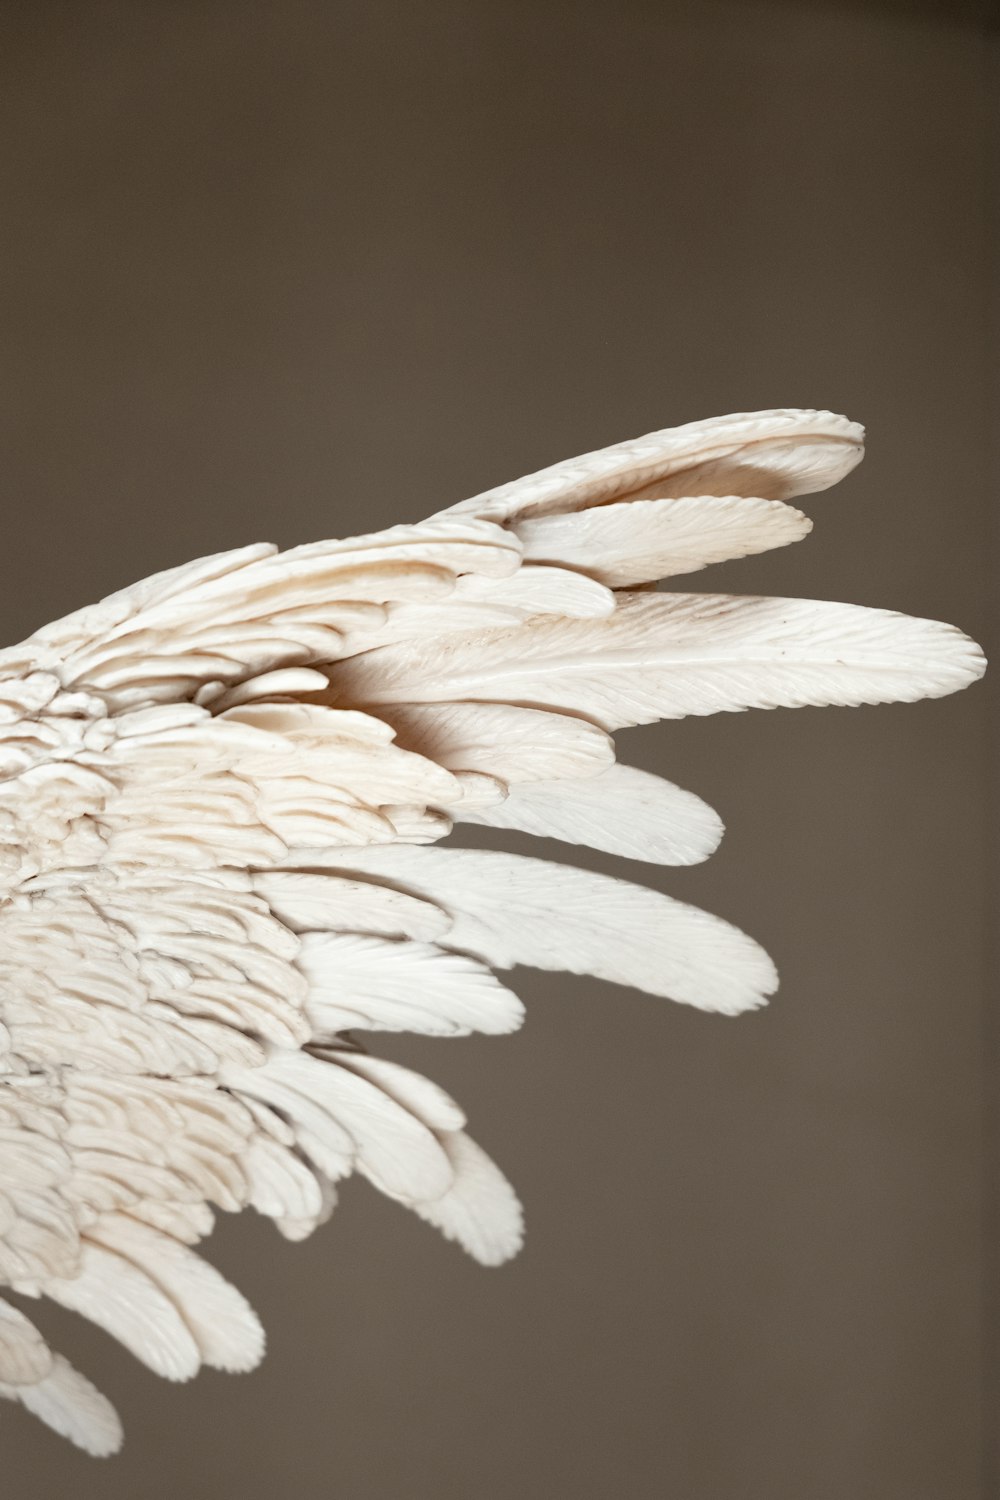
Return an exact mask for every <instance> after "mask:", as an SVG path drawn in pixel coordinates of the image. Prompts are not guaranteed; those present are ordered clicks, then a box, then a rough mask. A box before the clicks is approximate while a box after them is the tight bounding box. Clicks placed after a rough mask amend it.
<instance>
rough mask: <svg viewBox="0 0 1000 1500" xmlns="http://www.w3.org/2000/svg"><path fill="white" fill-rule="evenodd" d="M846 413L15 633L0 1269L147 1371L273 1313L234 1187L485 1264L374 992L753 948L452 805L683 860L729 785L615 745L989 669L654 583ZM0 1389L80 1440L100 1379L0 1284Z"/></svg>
mask: <svg viewBox="0 0 1000 1500" xmlns="http://www.w3.org/2000/svg"><path fill="white" fill-rule="evenodd" d="M862 437H863V434H862V430H861V428H860V427H858V426H857V425H855V424H854V423H852V422H849V421H847V420H846V419H845V418H843V417H838V416H833V415H831V414H830V413H828V412H813V411H772V412H762V413H757V414H753V415H742V416H732V417H724V418H721V419H718V420H715V421H708V422H696V423H692V424H690V425H688V426H684V427H679V428H675V429H672V430H668V431H664V432H658V433H654V434H651V435H650V436H648V437H644V438H640V439H638V440H637V441H634V442H628V443H623V444H620V445H619V446H617V447H613V448H608V449H605V450H604V451H602V452H598V453H592V454H588V455H586V456H585V457H583V458H578V459H574V460H572V461H571V462H568V463H564V464H557V465H556V466H555V467H553V468H550V469H546V470H544V471H542V472H541V473H540V474H535V475H532V476H531V477H529V478H526V479H521V480H518V481H516V482H514V483H512V484H508V485H504V486H502V487H501V488H499V489H495V490H490V491H488V492H487V493H486V494H484V495H480V496H479V497H477V498H476V499H474V500H468V501H466V502H465V503H464V504H461V505H456V506H453V507H452V508H451V509H450V510H446V511H442V512H441V513H440V514H438V515H436V516H434V517H432V518H431V519H430V520H428V521H425V522H422V523H421V524H418V525H403V526H398V527H395V528H393V529H391V530H389V531H383V532H379V533H377V534H375V535H373V536H366V537H356V538H353V539H350V540H348V541H332V542H318V543H315V544H313V545H309V546H303V547H296V548H294V549H293V550H291V551H287V552H283V553H281V552H278V551H276V549H275V548H273V547H270V546H251V547H244V548H243V549H241V550H239V551H235V552H229V553H224V554H222V555H220V556H217V557H209V558H204V559H202V560H200V561H198V562H193V563H190V564H188V565H187V566H185V567H181V568H176V569H174V570H172V571H170V572H166V573H161V574H158V575H157V576H155V577H153V578H149V579H147V580H146V581H145V582H142V583H138V584H135V585H134V586H133V587H131V588H127V589H125V590H123V591H122V592H121V593H118V594H115V595H113V596H111V597H110V598H108V599H105V600H104V601H103V602H102V603H100V604H96V605H93V606H92V607H90V608H87V609H83V610H80V611H78V612H77V613H75V614H72V615H69V616H68V617H67V618H66V619H63V620H60V621H58V622H56V623H55V624H53V625H48V626H46V627H45V628H44V629H42V630H39V631H38V632H37V634H35V635H33V636H32V637H31V638H30V639H29V640H27V641H25V642H24V644H23V645H20V646H16V647H14V648H13V649H10V650H7V651H4V652H2V653H0V968H2V990H0V1022H2V1024H0V1283H3V1284H4V1285H5V1286H6V1287H8V1288H10V1289H11V1290H12V1291H13V1292H14V1293H15V1294H20V1295H22V1296H25V1297H29V1298H30V1297H39V1296H46V1297H51V1298H53V1299H54V1300H55V1301H56V1302H59V1303H61V1304H62V1305H63V1306H65V1307H69V1308H72V1309H75V1310H76V1311H77V1312H80V1313H82V1314H83V1315H84V1316H86V1317H88V1318H90V1319H92V1320H93V1321H94V1322H95V1323H97V1324H99V1325H101V1327H103V1328H105V1329H106V1330H108V1331H109V1332H110V1333H111V1334H113V1335H114V1336H115V1337H116V1338H117V1339H119V1340H120V1341H121V1342H122V1343H123V1344H124V1345H125V1346H126V1347H127V1348H128V1349H130V1350H131V1351H132V1353H133V1354H135V1355H136V1356H137V1357H138V1358H139V1359H140V1360H142V1361H143V1362H144V1363H145V1364H146V1365H148V1366H149V1367H150V1368H151V1369H152V1370H154V1371H156V1372H157V1373H158V1374H161V1375H163V1376H166V1377H167V1378H168V1379H173V1380H186V1379H187V1378H188V1377H189V1376H192V1375H194V1374H195V1372H196V1371H197V1370H198V1368H199V1366H200V1365H202V1364H205V1365H211V1366H216V1367H219V1368H222V1369H226V1370H247V1369H249V1368H251V1367H252V1366H253V1365H254V1364H256V1362H257V1361H258V1360H259V1359H260V1357H261V1353H262V1351H263V1344H264V1338H263V1333H262V1331H261V1327H260V1324H259V1323H258V1321H257V1318H256V1316H255V1315H254V1313H253V1312H252V1310H251V1309H250V1307H249V1306H248V1305H247V1303H246V1302H245V1301H244V1299H243V1298H242V1297H241V1296H240V1294H239V1293H238V1292H237V1291H235V1290H234V1289H233V1288H232V1287H231V1286H229V1285H228V1283H227V1282H225V1281H224V1280H223V1278H222V1277H221V1276H220V1275H219V1274H218V1273H217V1272H216V1271H215V1270H214V1269H213V1268H212V1267H211V1266H210V1265H208V1264H207V1263H206V1262H205V1261H203V1260H201V1259H200V1258H199V1257H198V1256H197V1255H196V1254H195V1252H194V1251H193V1249H192V1248H191V1246H192V1245H194V1244H196V1243H197V1242H198V1241H199V1240H201V1239H202V1238H203V1237H204V1236H205V1235H207V1234H208V1233H209V1232H210V1230H211V1228H212V1223H213V1214H214V1212H215V1210H217V1209H223V1210H226V1211H237V1210H239V1209H242V1208H247V1207H250V1208H255V1209H256V1210H257V1211H258V1212H259V1213H262V1214H266V1215H267V1216H268V1217H269V1218H272V1219H273V1220H274V1221H275V1224H276V1225H277V1227H278V1229H279V1230H280V1231H281V1232H282V1233H283V1234H284V1235H286V1236H287V1237H288V1238H290V1239H298V1238H300V1237H302V1236H304V1235H307V1234H309V1233H310V1232H311V1231H312V1230H313V1229H314V1228H315V1227H316V1226H317V1225H318V1224H320V1223H321V1222H322V1221H323V1220H324V1219H325V1218H326V1217H327V1216H328V1215H329V1213H330V1211H331V1209H332V1207H333V1205H334V1203H335V1201H336V1184H337V1183H338V1182H339V1181H340V1180H341V1179H342V1178H344V1177H346V1176H347V1175H348V1174H350V1173H352V1172H357V1173H360V1174H361V1175H363V1176H364V1177H366V1178H368V1180H369V1181H370V1182H372V1183H373V1184H374V1185H375V1186H376V1187H377V1188H379V1189H380V1190H381V1191H382V1192H384V1193H386V1194H388V1195H389V1196H390V1197H392V1198H396V1199H398V1200H399V1201H400V1202H401V1203H403V1204H405V1205H406V1206H407V1207H409V1208H412V1209H414V1210H415V1211H416V1212H417V1213H418V1214H419V1215H421V1217H423V1218H424V1219H426V1220H428V1221H429V1223H431V1224H433V1225H435V1226H436V1227H437V1228H438V1229H440V1230H441V1231H442V1232H443V1233H444V1234H445V1235H446V1236H447V1237H449V1238H450V1239H453V1240H456V1241H458V1243H459V1244H460V1245H462V1246H463V1247H464V1248H465V1249H466V1250H467V1251H469V1253H470V1254H472V1255H473V1256H475V1257H476V1258H477V1259H478V1260H480V1261H482V1262H484V1263H485V1264H487V1265H493V1264H496V1263H498V1262H501V1261H503V1260H505V1259H507V1258H508V1257H509V1256H511V1255H513V1254H514V1252H515V1251H516V1250H517V1248H518V1245H519V1243H520V1239H521V1213H520V1209H519V1206H518V1202H517V1199H516V1197H515V1196H514V1193H513V1191H512V1189H511V1188H510V1186H509V1185H508V1183H507V1182H506V1180H505V1179H504V1177H503V1176H502V1175H501V1173H500V1171H499V1170H498V1168H497V1167H496V1166H494V1165H493V1163H492V1162H491V1161H490V1160H489V1159H488V1158H487V1157H486V1156H485V1155H484V1153H483V1152H482V1151H481V1150H480V1149H479V1147H478V1146H476V1145H475V1144H474V1143H473V1141H472V1140H471V1139H470V1138H469V1136H468V1135H466V1134H465V1117H464V1115H463V1113H462V1110H461V1109H460V1107H459V1106H458V1105H457V1104H456V1103H454V1102H453V1101H452V1100H451V1099H450V1098H448V1097H447V1096H446V1095H445V1094H444V1093H443V1092H442V1091H441V1090H440V1089H439V1088H437V1087H436V1086H435V1085H434V1084H433V1083H430V1082H429V1081H428V1080H426V1079H425V1078H422V1077H420V1076H419V1075H417V1074H416V1073H414V1072H411V1071H409V1070H408V1069H406V1068H404V1067H401V1066H399V1065H398V1064H396V1063H392V1062H387V1061H383V1060H381V1059H379V1058H378V1057H377V1056H374V1055H372V1054H370V1053H369V1051H368V1050H367V1046H362V1045H361V1044H360V1043H359V1042H358V1041H357V1040H356V1038H355V1035H354V1033H355V1032H357V1031H361V1032H375V1031H413V1032H421V1033H424V1034H428V1035H439V1036H445V1035H448V1036H453V1035H458V1034H462V1033H467V1032H473V1031H479V1032H489V1033H499V1032H508V1031H511V1030H513V1029H514V1028H516V1027H517V1026H518V1025H519V1024H520V1022H521V1015H522V1008H521V1004H520V1002H519V1001H518V999H517V998H516V996H515V995H514V994H513V993H512V992H511V990H510V989H508V988H507V986H506V984H505V983H503V982H502V981H501V979H500V978H498V977H497V972H496V971H504V970H507V969H509V968H511V967H513V966H515V965H517V964H530V965H534V966H537V967H540V968H543V969H566V970H569V971H572V972H574V973H577V974H592V975H597V976H600V977H601V978H603V979H608V980H611V981H613V982H615V983H618V984H625V985H633V986H636V987H637V988H639V989H641V990H645V991H648V992H649V993H651V994H653V995H662V996H666V997H669V998H670V999H672V1000H677V1001H680V1002H682V1003H684V1004H687V1005H694V1006H698V1007H700V1008H701V1009H703V1010H708V1011H721V1012H723V1013H725V1014H727V1015H735V1014H737V1013H738V1012H740V1011H743V1010H747V1009H750V1008H753V1007H755V1006H759V1005H761V1004H762V1003H763V1002H764V1000H765V998H766V997H767V996H768V995H769V994H770V993H771V992H772V991H773V990H774V988H775V985H776V983H777V979H776V974H775V971H774V968H773V965H772V964H771V961H770V959H769V958H768V957H767V955H766V954H765V953H764V952H763V950H762V949H761V948H760V947H758V946H757V944H756V943H754V942H753V941H752V940H751V939H750V938H748V937H746V936H744V934H743V933H741V932H739V931H738V930H737V929H736V928H734V927H732V926H730V925H729V924H728V923H726V922H724V921H722V920H720V919H719V918H717V917H714V916H709V915H708V914H706V913H705V912H702V911H698V910H696V909H695V908H693V907H690V906H687V905H684V904H682V903H681V902H678V901H675V900H671V899H669V898H668V897H667V896H665V895H662V894H659V893H658V892H655V891H653V890H650V889H649V888H647V887H644V886H642V885H632V884H629V883H627V882H624V881H621V880H617V879H611V878H609V877H607V876H603V875H596V874H592V873H589V872H587V871H585V870H582V869H579V868H574V867H573V866H572V865H571V864H567V865H562V864H551V863H548V862H544V861H540V860H537V859H532V858H528V857H523V856H520V855H512V854H506V853H496V852H493V853H491V852H478V851H473V850H468V849H463V848H449V847H448V846H447V845H444V846H442V841H443V840H444V839H446V837H447V835H448V834H449V832H450V831H451V829H452V826H453V824H454V823H456V822H459V823H461V822H466V823H476V824H488V825H491V826H493V827H502V828H506V829H520V830H523V831H524V832H525V833H531V834H540V835H546V836H548V837H552V838H556V839H560V840H563V841H564V842H565V843H567V844H586V845H590V846H591V847H593V848H597V849H603V850H608V851H611V852H612V853H614V854H618V855H625V856H628V857H630V858H633V859H637V860H647V861H652V862H654V863H662V864H677V865H684V864H690V863H693V862H695V861H698V860H702V859H704V858H705V857H706V856H707V855H709V854H710V853H711V852H712V851H713V849H714V848H715V846H716V844H717V842H718V840H719V837H720V835H721V832H722V828H721V824H720V822H719V819H718V818H717V817H716V815H715V813H714V812H712V810H711V809H710V808H709V807H707V806H706V805H705V803H703V802H702V801H700V800H699V799H698V798H697V797H696V796H694V795H693V794H692V793H690V792H687V791H682V790H680V789H679V788H677V787H675V786H672V785H671V784H670V783H669V782H666V781H662V780H660V779H658V778H657V777H655V776H652V775H649V774H647V773H645V772H642V771H639V770H635V769H631V768H629V767H628V766H623V765H618V764H616V762H615V757H614V745H613V741H612V739H611V734H612V732H613V731H614V730H616V729H618V728H620V727H622V726H624V725H632V724H645V723H649V722H651V721H652V720H655V719H671V718H679V717H681V716H683V715H685V714H710V713H717V712H720V711H722V710H727V711H733V710H738V709H744V708H775V707H778V706H779V705H785V706H796V705H799V704H824V703H836V704H857V703H878V702H886V701H893V700H912V699H917V698H922V697H936V696H941V695H943V694H946V693H950V692H954V691H955V690H956V689H958V688H961V687H964V686H965V685H966V684H968V683H969V682H971V681H972V680H973V679H974V678H976V677H978V676H979V675H980V673H981V672H982V671H983V666H984V663H983V659H982V656H981V654H980V652H979V650H978V648H977V647H976V646H975V645H974V644H973V643H972V642H971V641H969V640H968V639H966V638H965V637H964V636H963V635H961V634H960V633H959V632H958V631H957V630H955V629H953V628H952V627H950V626H948V625H941V624H937V623H935V622H930V621H925V620H914V619H908V618H906V617H905V616H901V615H898V614H893V613H890V612H888V611H883V610H873V609H862V608H857V607H853V606H851V605H847V604H835V603H818V602H810V601H801V600H785V599H762V598H732V597H728V596H725V595H719V594H711V593H676V592H669V593H666V592H659V591H656V590H655V589H651V588H649V587H648V585H650V584H651V583H652V582H653V581H655V580H658V579H661V578H672V577H675V576H677V575H683V574H688V573H693V572H696V571H697V570H698V569H700V568H702V567H704V566H705V565H706V564H708V563H712V562H716V561H719V560H721V559H725V558H735V557H740V556H743V555H745V554H748V553H754V552H761V551H764V550H765V549H767V548H770V547H778V546H782V545H784V544H785V543H787V542H792V541H795V540H797V539H798V538H800V537H802V536H804V535H805V534H806V532H807V531H808V530H809V529H810V522H809V521H808V520H807V519H806V517H805V516H803V515H802V514H801V513H800V512H799V511H797V510H795V509H793V508H792V507H790V506H789V505H788V504H786V503H785V502H786V501H787V500H788V499H789V498H790V497H793V496H796V495H799V494H804V493H808V492H811V491H815V490H821V489H825V488H826V487H827V486H829V485H831V484H833V483H835V482H836V481H837V480H838V479H840V478H841V477H842V476H843V475H845V474H847V473H848V472H849V471H850V470H851V469H852V468H853V467H854V465H855V464H856V463H857V462H858V460H859V459H860V457H861V454H862ZM0 1394H3V1395H4V1396H7V1397H10V1398H12V1399H14V1400H18V1401H20V1402H22V1403H23V1404H24V1405H25V1406H26V1407H28V1408H29V1410H31V1411H32V1412H34V1413H36V1414H37V1415H38V1416H39V1417H41V1418H42V1420H43V1421H45V1422H47V1423H49V1425H50V1426H52V1427H54V1428H55V1429H56V1430H57V1431H58V1432H60V1433H63V1434H64V1435H65V1436H67V1437H69V1438H70V1439H72V1440H73V1441H74V1442H76V1443H78V1444H79V1445H80V1446H81V1447H83V1448H85V1449H87V1450H88V1451H90V1452H91V1453H94V1454H105V1453H109V1452H112V1451H113V1450H115V1449H116V1448H117V1447H118V1445H119V1443H120V1441H121V1430H120V1425H119V1422H118V1418H117V1416H116V1414H115V1412H114V1410H113V1408H112V1407H111V1406H110V1404H109V1403H108V1401H107V1400H106V1399H105V1398H104V1397H103V1396H102V1395H101V1394H100V1393H99V1392H97V1391H96V1390H95V1389H94V1387H93V1386H92V1385H91V1384H90V1383H89V1381H87V1380H86V1379H85V1378H84V1377H83V1376H82V1375H80V1374H78V1373H77V1372H76V1371H75V1370H74V1369H73V1368H72V1366H71V1365H70V1364H68V1363H67V1361H66V1360H65V1359H64V1358H63V1357H62V1356H61V1355H60V1354H58V1353H55V1352H53V1351H52V1350H51V1349H49V1348H48V1347H47V1345H46V1343H45V1342H44V1341H43V1339H42V1337H41V1335H40V1334H39V1333H38V1332H37V1331H36V1329H35V1328H34V1326H33V1325H32V1323H31V1322H30V1321H29V1320H28V1318H27V1317H26V1316H25V1315H24V1313H23V1312H22V1311H21V1310H20V1308H19V1307H15V1306H14V1305H13V1304H12V1303H10V1302H8V1301H4V1300H0Z"/></svg>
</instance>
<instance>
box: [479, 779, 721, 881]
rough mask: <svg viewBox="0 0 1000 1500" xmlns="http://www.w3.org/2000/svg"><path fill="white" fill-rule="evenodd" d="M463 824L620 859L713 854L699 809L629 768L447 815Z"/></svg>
mask: <svg viewBox="0 0 1000 1500" xmlns="http://www.w3.org/2000/svg"><path fill="white" fill-rule="evenodd" d="M455 816H456V817H457V818H458V819H459V820H460V821H461V822H463V823H479V824H482V825H484V826H486V827H489V828H515V829H519V830H520V831H521V832H523V833H533V834H536V835H537V836H539V837H541V838H552V839H562V840H564V842H566V843H568V844H586V845H587V846H588V847H589V848H591V849H603V850H605V851H606V852H607V853H608V854H618V855H621V856H622V857H623V858H625V859H641V860H648V861H649V862H650V863H652V864H662V865H693V864H697V863H698V862H699V861H700V860H703V859H707V858H708V856H709V855H710V854H712V853H714V851H715V850H716V849H717V848H718V844H719V840H720V839H721V837H722V821H721V819H720V818H719V816H718V814H717V813H715V812H713V810H712V809H711V808H710V807H709V805H708V803H707V802H703V801H702V800H701V798H700V797H696V796H695V795H694V793H693V792H685V791H683V790H682V789H681V788H680V787H679V786H674V785H673V783H672V782H670V781H664V780H663V779H662V778H661V777H659V776H652V775H650V774H649V772H647V771H638V770H635V769H633V767H631V766H619V765H614V766H609V767H608V769H607V770H606V771H602V772H601V774H600V775H599V776H594V777H591V778H590V779H589V780H587V781H565V782H564V781H533V782H529V783H528V784H527V785H523V786H512V787H511V788H510V789H509V791H508V794H507V797H506V800H505V801H503V802H501V803H498V804H497V806H495V807H489V808H486V809H485V810H484V809H476V810H474V811H468V810H465V809H464V808H462V807H459V808H457V809H455Z"/></svg>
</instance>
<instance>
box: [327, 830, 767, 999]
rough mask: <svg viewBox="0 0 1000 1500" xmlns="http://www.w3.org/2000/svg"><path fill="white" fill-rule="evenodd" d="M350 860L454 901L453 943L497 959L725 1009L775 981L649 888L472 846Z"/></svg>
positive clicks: (747, 952) (383, 852) (743, 950)
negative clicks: (561, 970)
mask: <svg viewBox="0 0 1000 1500" xmlns="http://www.w3.org/2000/svg"><path fill="white" fill-rule="evenodd" d="M329 858H330V863H331V864H334V863H335V861H336V862H337V863H338V864H339V860H340V858H341V856H339V855H338V856H336V857H334V856H330V857H329ZM350 861H351V863H350V866H349V867H347V866H345V868H349V869H350V872H351V873H352V874H362V875H367V876H370V877H371V878H372V879H374V880H377V881H379V880H384V881H387V882H390V883H391V884H393V885H395V886H397V887H398V888H400V889H405V890H407V891H410V892H415V893H417V894H420V895H423V896H426V897H428V898H429V899H430V900H432V901H434V902H435V903H437V904H439V905H440V906H442V907H444V908H445V909H447V910H448V911H449V912H450V913H451V915H452V917H453V925H452V928H451V931H450V932H449V934H448V942H449V945H450V946H452V947H454V948H456V949H460V950H462V951H464V952H468V953H473V954H475V955H476V956H477V957H479V958H482V959H484V960H485V962H486V963H488V964H491V965H494V966H496V967H498V968H504V969H506V968H510V967H512V966H513V965H514V964H528V965H530V966H531V967H533V968H538V969H565V970H567V971H568V972H569V973H571V974H592V975H594V976H596V977H597V978H599V979H608V980H610V981H611V982H612V983H614V984H624V985H631V986H633V987H634V988H636V989H640V990H645V991H647V992H648V993H649V994H652V995H662V996H664V997H666V998H669V999H672V1000H679V1001H681V1002H683V1003H684V1004H687V1005H694V1006H697V1007H698V1008H699V1009H701V1010H714V1011H720V1012H722V1013H724V1014H727V1015H736V1014H737V1013H738V1012H740V1011H743V1010H752V1009H754V1008H756V1007H757V1006H759V1005H762V1004H763V1003H764V1000H765V999H766V997H767V996H768V995H770V994H771V993H772V992H773V990H774V989H775V988H776V986H777V975H776V974H775V971H774V966H773V964H772V963H771V960H770V959H769V958H768V956H767V954H766V953H765V952H764V950H763V949H762V948H760V947H759V946H758V944H757V943H755V942H754V941H753V939H752V938H748V937H747V936H746V934H745V933H742V932H740V931H739V930H738V929H737V928H735V927H732V926H730V924H729V923H728V922H723V921H722V920H721V919H720V918H718V917H713V916H710V915H709V914H708V913H707V912H703V911H699V910H698V909H697V907H693V906H686V905H684V904H683V903H682V902H680V901H674V900H672V899H671V898H670V897H669V896H664V895H661V894H660V892H659V891H652V890H649V889H647V888H646V887H645V886H638V885H630V884H628V882H626V881H623V880H615V879H612V878H611V877H610V876H607V875H594V874H591V873H590V871H588V870H578V869H574V868H571V867H570V866H567V865H551V864H548V863H547V862H546V861H544V860H537V859H526V858H525V857H524V856H523V855H518V854H501V853H494V852H489V853H487V852H485V851H482V850H476V849H407V848H402V847H398V848H392V849H362V850H359V851H358V852H357V853H356V854H353V855H351V856H350Z"/></svg>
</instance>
